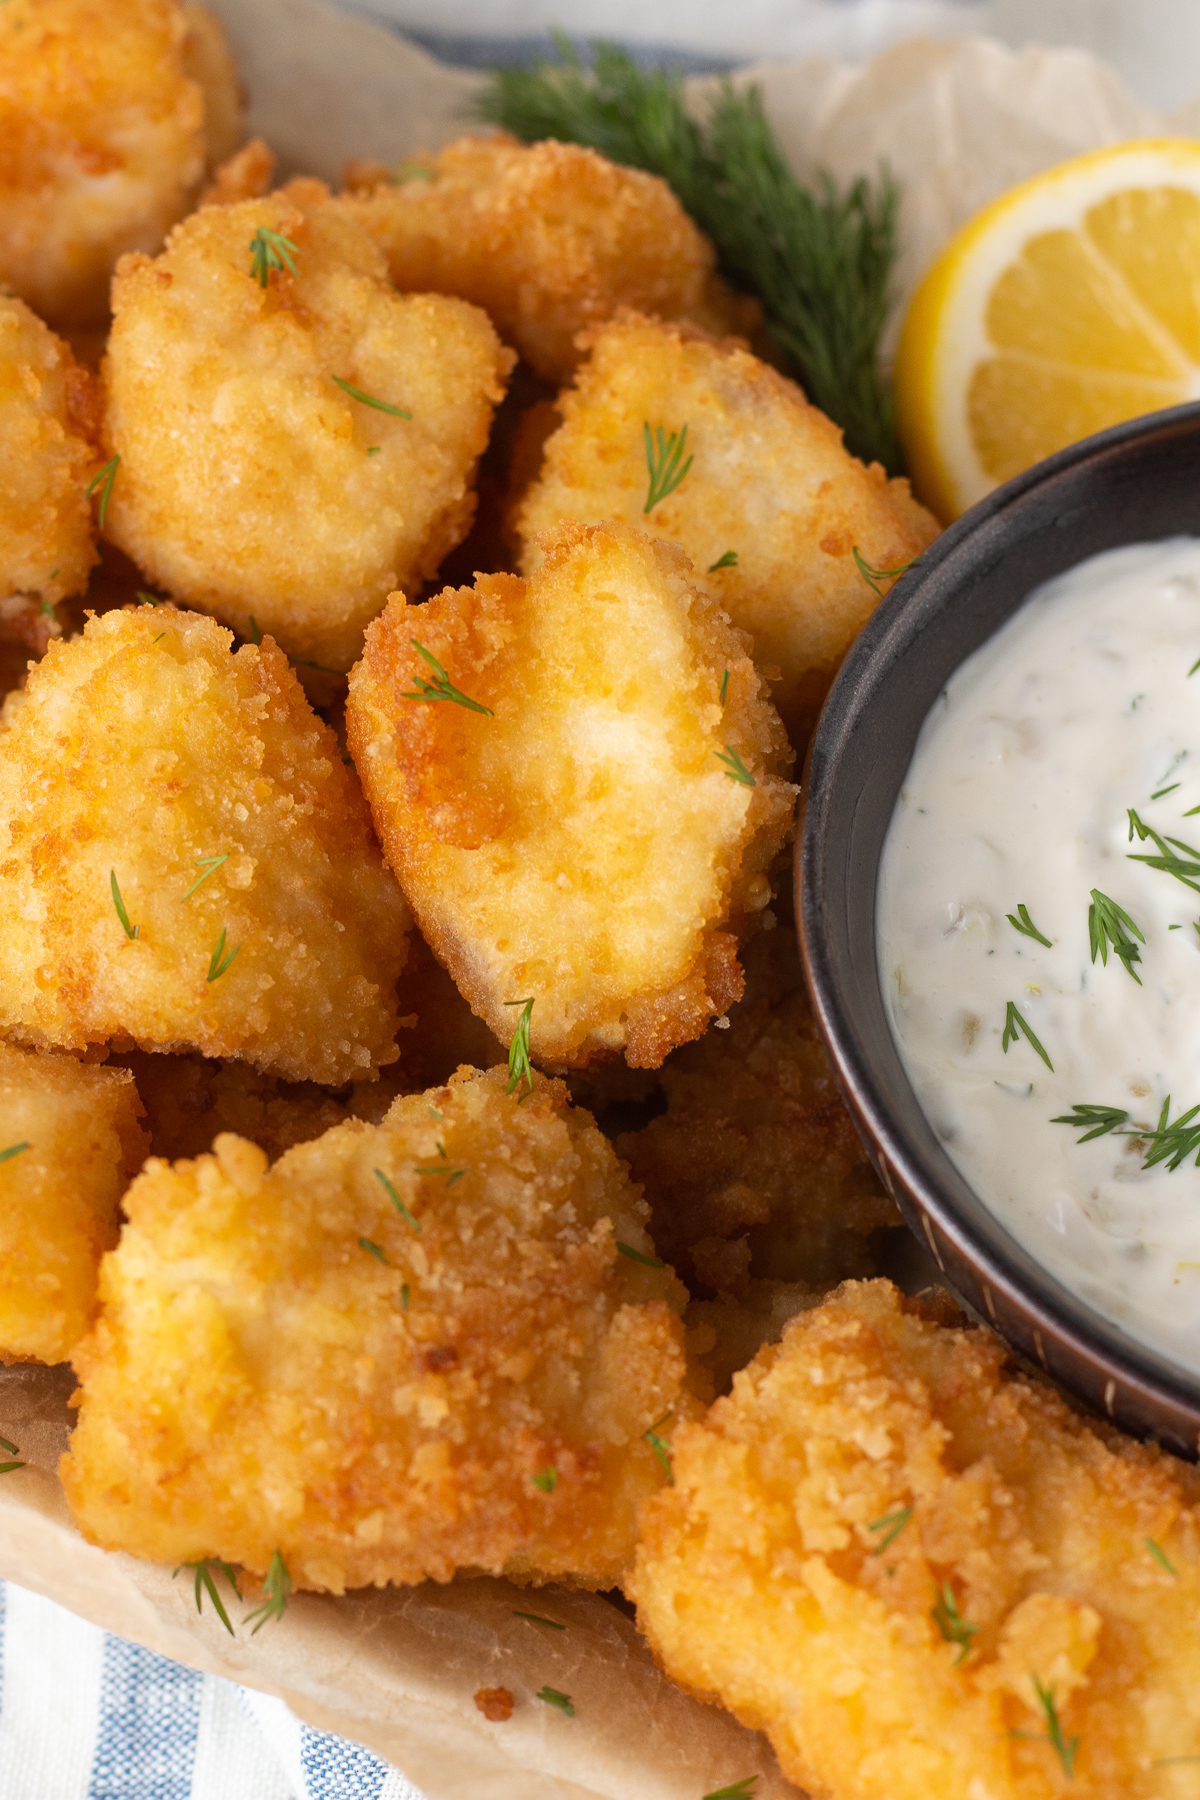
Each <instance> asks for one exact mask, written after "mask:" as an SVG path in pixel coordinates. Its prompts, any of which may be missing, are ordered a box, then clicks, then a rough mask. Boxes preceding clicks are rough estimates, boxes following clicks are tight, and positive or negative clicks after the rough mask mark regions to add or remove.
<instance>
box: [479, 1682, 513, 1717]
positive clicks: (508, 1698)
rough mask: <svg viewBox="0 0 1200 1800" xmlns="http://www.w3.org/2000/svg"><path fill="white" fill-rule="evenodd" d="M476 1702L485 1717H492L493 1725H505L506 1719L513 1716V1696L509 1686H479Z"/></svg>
mask: <svg viewBox="0 0 1200 1800" xmlns="http://www.w3.org/2000/svg"><path fill="white" fill-rule="evenodd" d="M475 1704H476V1706H477V1707H478V1708H479V1710H480V1712H481V1713H482V1714H483V1716H484V1718H485V1719H490V1720H491V1721H492V1723H493V1725H503V1724H504V1723H505V1721H506V1720H508V1719H511V1718H512V1713H513V1697H512V1692H511V1690H510V1689H509V1688H506V1687H494V1688H486V1687H481V1688H477V1689H476V1690H475Z"/></svg>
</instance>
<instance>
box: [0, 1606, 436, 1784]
mask: <svg viewBox="0 0 1200 1800" xmlns="http://www.w3.org/2000/svg"><path fill="white" fill-rule="evenodd" d="M0 1800H421V1795H420V1794H419V1793H418V1792H417V1790H416V1788H415V1787H413V1785H412V1783H411V1782H409V1781H406V1780H405V1779H404V1777H403V1775H401V1774H400V1773H399V1771H398V1770H396V1769H393V1768H390V1767H389V1766H388V1764H387V1763H385V1762H381V1761H380V1759H379V1758H378V1757H377V1756H374V1755H372V1753H371V1752H370V1751H369V1750H365V1749H364V1748H363V1747H362V1745H361V1744H352V1743H350V1742H349V1741H348V1740H347V1739H346V1738H341V1737H337V1736H335V1735H334V1733H333V1732H329V1731H313V1730H312V1729H311V1727H310V1726H308V1725H303V1724H301V1722H300V1720H299V1719H297V1718H296V1716H295V1714H294V1713H292V1712H290V1711H289V1709H288V1708H287V1707H286V1706H285V1705H284V1703H283V1701H282V1700H275V1699H272V1698H271V1697H270V1696H269V1695H267V1694H259V1693H255V1692H254V1691H253V1689H251V1688H244V1687H239V1686H237V1685H236V1684H235V1683H233V1682H231V1681H222V1680H221V1679H220V1677H219V1676H216V1675H198V1674H197V1673H196V1672H195V1670H194V1669H185V1668H182V1667H181V1666H180V1665H179V1664H178V1663H173V1662H168V1661H167V1659H166V1658H165V1657H163V1656H155V1655H153V1654H152V1653H151V1652H150V1651H149V1650H141V1649H139V1648H138V1647H137V1645H136V1644H127V1643H125V1642H124V1640H123V1639H121V1638H118V1637H113V1636H112V1634H111V1632H107V1631H102V1630H101V1629H100V1627H99V1626H98V1625H89V1624H88V1622H87V1621H86V1620H85V1619H77V1618H76V1617H75V1615H74V1614H73V1613H69V1612H66V1611H64V1609H63V1608H62V1607H60V1606H55V1605H54V1603H53V1602H52V1601H50V1600H43V1599H42V1598H41V1596H40V1595H38V1594H31V1593H28V1592H27V1591H26V1590H25V1589H24V1588H19V1587H16V1586H14V1585H13V1583H11V1582H0Z"/></svg>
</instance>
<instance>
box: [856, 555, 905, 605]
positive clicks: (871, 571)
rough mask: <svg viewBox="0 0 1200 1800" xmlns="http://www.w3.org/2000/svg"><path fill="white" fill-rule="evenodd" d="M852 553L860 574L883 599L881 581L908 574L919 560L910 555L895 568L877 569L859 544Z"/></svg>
mask: <svg viewBox="0 0 1200 1800" xmlns="http://www.w3.org/2000/svg"><path fill="white" fill-rule="evenodd" d="M852 554H853V556H854V563H855V567H856V568H857V569H858V572H859V574H860V575H861V576H862V578H863V580H864V581H865V582H866V584H867V586H868V587H869V588H870V589H871V590H872V592H873V593H876V594H878V595H879V598H880V599H881V600H882V599H883V589H882V588H881V587H880V585H879V583H880V582H881V581H890V580H891V578H892V576H893V575H906V574H907V573H908V571H909V569H911V568H912V566H913V564H914V563H915V562H916V560H917V559H916V557H915V556H910V557H909V559H908V561H907V562H902V563H897V564H896V567H895V568H894V569H876V568H874V567H873V566H872V565H871V564H870V563H869V562H868V561H867V560H866V558H865V557H864V556H863V555H862V553H861V552H860V550H859V548H858V545H857V544H855V545H854V549H853V552H852Z"/></svg>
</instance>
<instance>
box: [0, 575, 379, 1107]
mask: <svg viewBox="0 0 1200 1800" xmlns="http://www.w3.org/2000/svg"><path fill="white" fill-rule="evenodd" d="M231 644H232V640H231V636H230V633H229V632H227V631H224V630H222V628H221V627H220V626H219V625H216V624H214V623H213V622H212V620H210V619H205V618H203V617H201V616H200V615H199V614H196V613H182V612H178V611H176V609H175V608H174V607H170V606H157V607H151V606H142V607H136V608H130V609H127V610H123V611H119V612H110V613H106V614H105V615H104V616H103V618H93V619H90V620H89V622H88V625H87V628H86V630H85V632H84V634H83V636H82V637H80V638H74V639H71V640H70V641H62V640H60V641H58V642H56V643H54V644H52V645H51V646H50V648H49V650H48V651H47V653H46V655H45V657H43V659H42V661H41V662H40V663H39V664H37V666H36V667H35V668H34V669H33V670H32V671H31V673H30V677H29V683H28V686H27V688H26V690H25V692H24V694H23V695H21V696H20V704H19V706H18V707H17V708H16V709H15V710H14V711H12V713H11V716H10V720H9V724H8V729H7V730H5V731H3V732H0V1032H2V1033H3V1034H4V1035H6V1036H8V1037H9V1038H12V1039H15V1040H17V1041H18V1042H22V1043H25V1044H29V1045H32V1046H34V1047H54V1046H57V1047H59V1048H63V1049H73V1050H82V1049H84V1048H85V1047H86V1046H87V1045H88V1044H92V1043H97V1042H104V1041H106V1040H116V1042H117V1043H118V1045H119V1044H121V1043H125V1044H136V1045H138V1046H139V1047H140V1048H142V1049H146V1050H191V1049H195V1050H199V1051H200V1052H201V1053H202V1054H204V1055H206V1056H221V1057H226V1056H231V1057H240V1058H243V1059H244V1060H246V1061H247V1062H250V1063H253V1064H254V1065H255V1066H256V1067H258V1068H263V1069H267V1070H270V1071H273V1072H274V1073H277V1074H281V1075H285V1076H289V1077H291V1078H292V1079H294V1080H313V1081H321V1082H328V1083H338V1082H342V1081H347V1080H350V1079H353V1078H354V1077H356V1076H358V1077H362V1076H369V1075H370V1073H371V1071H372V1069H373V1067H374V1066H375V1065H376V1064H378V1063H386V1062H389V1061H394V1060H395V1057H396V1049H395V1044H394V1041H393V1040H394V1032H395V1029H396V1002H395V983H396V979H397V977H398V975H399V973H400V970H401V969H402V967H403V964H404V960H405V954H406V933H407V930H408V926H409V922H410V921H409V914H408V910H407V908H406V907H405V905H404V902H403V899H402V897H401V895H400V893H399V891H398V889H397V887H396V885H395V882H394V881H393V879H392V877H391V876H390V875H389V874H388V873H387V871H386V870H385V869H384V867H383V865H382V862H381V860H380V856H379V851H378V847H377V846H376V843H375V840H374V837H373V836H372V833H371V825H370V820H369V818H368V816H367V810H366V806H365V804H364V802H363V798H362V794H361V792H360V791H359V787H358V784H357V782H356V781H355V779H354V776H353V774H352V773H351V772H350V771H349V770H348V769H347V768H346V767H345V766H344V764H343V762H342V759H341V754H340V752H339V749H338V745H337V740H336V738H335V737H334V735H333V733H332V731H330V729H329V727H328V726H327V725H325V724H323V723H322V721H321V720H320V719H318V718H317V717H316V715H315V714H314V713H313V712H312V710H311V708H310V707H309V705H308V703H307V701H306V700H305V698H304V694H303V691H302V689H301V688H300V686H299V684H298V683H297V681H296V678H295V676H294V675H293V673H292V672H291V670H290V669H289V668H288V665H287V662H286V660H285V658H284V657H283V655H282V654H281V652H280V651H279V650H278V649H277V648H276V647H275V645H274V644H273V643H272V642H271V640H270V639H264V641H263V643H262V645H261V646H258V647H256V646H254V645H252V644H247V645H244V646H243V647H242V649H241V650H239V651H238V652H237V654H236V655H231V653H230V651H231ZM203 859H213V860H212V861H211V862H209V863H206V862H205V861H204V860H203ZM217 859H224V860H217ZM206 869H207V871H208V872H207V875H206V874H205V870H206ZM110 871H111V872H112V874H113V875H114V876H115V879H116V883H117V886H118V889H119V891H120V895H121V898H122V902H123V904H124V907H125V909H126V913H127V916H128V918H129V920H130V923H131V928H136V933H137V935H136V937H133V938H130V937H128V936H127V935H126V933H125V930H124V929H123V927H122V923H121V920H120V918H119V916H118V912H117V909H116V906H115V904H114V900H113V895H112V890H111V883H110ZM198 879H199V880H200V881H201V885H200V886H199V887H198V888H195V891H194V892H192V894H191V897H190V898H188V897H187V896H188V892H189V889H192V888H193V887H195V884H196V882H197V880H198ZM222 934H224V939H225V941H224V945H223V952H224V955H225V956H228V955H229V953H230V952H231V951H232V950H233V949H234V948H235V947H236V949H237V956H236V958H235V959H234V960H233V962H232V963H231V964H229V965H228V967H227V968H225V970H224V972H223V973H219V974H216V975H214V974H213V971H214V970H215V969H216V968H217V966H218V962H219V961H220V960H222V959H218V958H217V957H216V947H217V944H218V940H219V939H220V938H221V935H222ZM210 977H212V978H211V979H210Z"/></svg>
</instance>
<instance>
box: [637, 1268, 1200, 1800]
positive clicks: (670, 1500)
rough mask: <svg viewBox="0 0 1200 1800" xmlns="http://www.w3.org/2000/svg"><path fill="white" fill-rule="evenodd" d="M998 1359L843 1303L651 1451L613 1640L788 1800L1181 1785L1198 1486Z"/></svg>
mask: <svg viewBox="0 0 1200 1800" xmlns="http://www.w3.org/2000/svg"><path fill="white" fill-rule="evenodd" d="M1004 1361H1005V1354H1004V1351H1003V1348H1002V1346H1001V1345H1000V1344H999V1343H998V1342H997V1341H996V1340H995V1339H994V1338H993V1337H992V1336H991V1335H990V1333H988V1332H986V1331H981V1330H969V1331H968V1330H957V1329H948V1328H946V1327H945V1326H944V1325H940V1324H936V1323H934V1322H932V1320H930V1319H927V1318H922V1317H920V1316H916V1314H915V1313H914V1312H913V1311H912V1310H911V1309H907V1308H905V1307H904V1306H903V1305H902V1303H901V1297H900V1295H899V1294H898V1293H897V1291H896V1289H895V1288H894V1287H892V1286H891V1284H890V1283H889V1282H883V1281H880V1282H871V1283H862V1284H859V1283H848V1284H847V1285H846V1286H845V1287H843V1288H841V1289H840V1290H839V1291H838V1292H837V1293H836V1294H834V1295H833V1296H832V1297H831V1298H830V1299H829V1300H828V1301H826V1302H825V1304H824V1305H822V1306H820V1307H818V1308H816V1309H815V1310H814V1311H812V1312H808V1313H805V1314H803V1315H801V1317H800V1318H798V1319H797V1320H795V1321H794V1323H793V1324H791V1325H790V1326H789V1327H788V1328H787V1330H786V1332H785V1335H784V1338H783V1342H782V1344H780V1345H778V1346H776V1347H775V1348H772V1349H768V1350H764V1351H762V1352H760V1354H759V1355H758V1356H757V1357H756V1358H755V1360H754V1362H753V1363H752V1364H751V1365H750V1367H749V1368H748V1369H746V1370H744V1371H743V1372H742V1373H741V1374H740V1375H738V1376H736V1377H735V1378H734V1385H733V1393H732V1395H731V1396H730V1398H729V1399H727V1400H719V1401H717V1402H716V1404H715V1405H714V1406H713V1408H712V1410H711V1411H710V1413H709V1415H708V1418H707V1420H706V1421H705V1422H704V1423H703V1424H702V1425H685V1426H682V1427H681V1428H680V1430H679V1431H678V1432H677V1434H676V1437H675V1442H674V1469H675V1486H674V1487H673V1488H668V1489H665V1490H664V1491H663V1492H662V1493H661V1494H659V1495H657V1496H656V1497H655V1498H654V1499H653V1500H652V1501H650V1503H649V1504H648V1506H647V1507H646V1509H645V1511H644V1513H643V1516H642V1527H643V1537H642V1544H641V1547H640V1549H639V1553H638V1560H637V1565H636V1569H635V1573H634V1576H633V1579H632V1581H630V1582H629V1583H628V1584H627V1590H628V1592H629V1593H630V1594H631V1596H632V1597H633V1598H634V1599H635V1600H636V1602H637V1606H638V1621H639V1624H640V1625H641V1626H642V1628H643V1630H645V1631H646V1633H647V1634H648V1636H649V1638H650V1641H651V1644H652V1645H653V1647H654V1650H655V1653H656V1655H657V1656H658V1657H659V1659H660V1661H661V1662H662V1663H663V1665H664V1667H665V1668H666V1669H667V1670H668V1671H669V1672H670V1674H671V1675H673V1676H674V1677H675V1679H676V1680H678V1681H680V1682H682V1683H684V1684H685V1685H686V1686H687V1687H688V1688H690V1689H692V1690H693V1691H694V1692H697V1693H700V1694H703V1695H705V1696H712V1697H714V1698H719V1699H721V1700H723V1701H724V1703H725V1704H726V1705H727V1706H729V1707H731V1708H732V1710H733V1711H734V1712H736V1713H737V1715H738V1717H739V1718H740V1719H741V1720H742V1721H743V1722H744V1723H745V1724H747V1725H750V1726H752V1727H759V1728H761V1729H762V1730H764V1731H765V1732H766V1733H767V1735H768V1736H769V1737H770V1739H771V1742H772V1744H773V1745H774V1747H775V1750H776V1753H777V1754H778V1756H779V1760H780V1763H781V1764H782V1766H783V1769H784V1773H785V1774H786V1775H787V1776H788V1777H789V1778H790V1779H791V1780H792V1781H794V1782H796V1783H797V1784H798V1785H799V1786H800V1787H802V1788H804V1789H805V1790H806V1791H807V1792H808V1793H810V1794H813V1795H823V1796H838V1800H842V1797H843V1796H845V1797H846V1800H849V1797H850V1796H853V1797H854V1800H975V1797H976V1796H977V1797H978V1800H985V1797H986V1800H1052V1796H1060V1795H1068V1794H1069V1795H1072V1796H1078V1800H1165V1796H1167V1795H1176V1794H1178V1795H1185V1794H1189V1795H1190V1794H1194V1793H1196V1792H1197V1782H1198V1781H1200V1773H1198V1769H1200V1707H1197V1704H1196V1688H1197V1678H1198V1675H1200V1645H1198V1643H1197V1637H1196V1612H1197V1607H1198V1606H1200V1504H1198V1501H1200V1478H1198V1477H1197V1474H1196V1471H1195V1470H1194V1469H1192V1468H1191V1467H1189V1466H1188V1465H1186V1464H1183V1463H1179V1462H1176V1461H1175V1460H1174V1459H1173V1458H1172V1457H1169V1456H1166V1455H1164V1454H1163V1453H1162V1452H1161V1451H1160V1450H1158V1448H1157V1447H1156V1446H1148V1445H1143V1444H1137V1443H1134V1442H1133V1441H1132V1440H1131V1439H1128V1438H1124V1437H1122V1436H1121V1434H1120V1433H1118V1432H1116V1431H1113V1430H1109V1429H1106V1428H1104V1427H1093V1426H1091V1425H1089V1424H1087V1423H1086V1422H1085V1421H1084V1420H1083V1419H1081V1418H1079V1417H1077V1416H1076V1415H1075V1414H1073V1413H1072V1412H1070V1411H1068V1409H1067V1407H1066V1406H1065V1405H1064V1403H1063V1401H1062V1400H1061V1399H1060V1398H1059V1396H1058V1395H1057V1393H1055V1392H1054V1391H1053V1390H1052V1389H1050V1388H1048V1387H1046V1386H1043V1385H1042V1384H1041V1383H1035V1382H1033V1381H1030V1380H1028V1379H1026V1378H1025V1377H1023V1376H1020V1375H1012V1374H1010V1373H1009V1372H1007V1371H1006V1370H1005V1368H1004ZM1168 1765H1170V1766H1169V1767H1168ZM1187 1765H1196V1766H1192V1767H1189V1766H1187Z"/></svg>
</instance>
